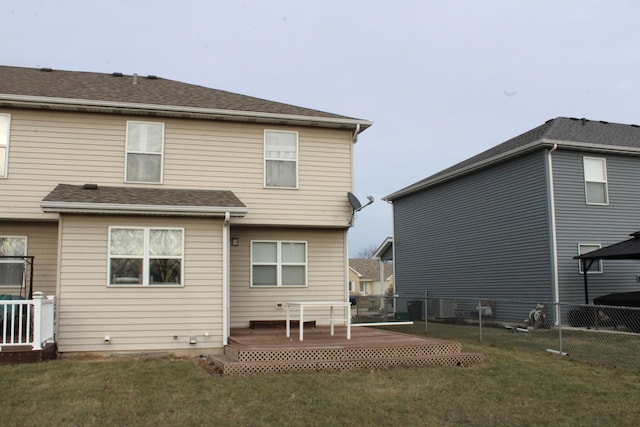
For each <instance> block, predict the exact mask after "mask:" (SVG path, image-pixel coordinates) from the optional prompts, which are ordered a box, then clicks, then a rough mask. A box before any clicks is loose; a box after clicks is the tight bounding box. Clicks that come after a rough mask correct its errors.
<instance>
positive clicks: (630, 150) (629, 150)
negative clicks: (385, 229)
mask: <svg viewBox="0 0 640 427" xmlns="http://www.w3.org/2000/svg"><path fill="white" fill-rule="evenodd" d="M545 146H551V147H561V148H567V149H571V150H580V151H596V152H601V153H612V154H629V155H636V156H637V155H640V148H635V147H621V146H611V145H604V144H592V143H584V142H573V141H561V140H552V139H546V138H543V139H540V140H537V141H534V142H531V143H529V144H526V145H523V146H522V147H518V148H515V149H513V150H510V151H506V152H504V153H501V154H498V155H496V156H494V157H490V158H488V159H485V160H482V161H480V162H477V163H473V164H470V165H468V166H465V167H462V168H459V169H456V170H454V171H451V172H449V173H446V174H443V175H440V176H437V177H435V178H433V179H429V180H426V181H419V182H417V183H415V184H412V185H410V186H408V187H405V188H403V189H401V190H399V191H396V192H395V193H392V194H389V195H388V196H385V197H383V198H382V200H385V201H392V200H393V199H397V198H399V197H402V196H406V195H408V194H411V193H413V192H415V191H419V190H422V189H424V188H427V187H431V186H433V185H436V184H440V183H442V182H445V181H448V180H450V179H453V178H456V177H459V176H462V175H466V174H468V173H471V172H474V171H476V170H479V169H483V168H486V167H488V166H491V165H493V164H495V163H499V162H502V161H504V160H507V159H509V158H512V157H516V156H520V155H522V154H524V153H526V152H528V151H532V150H534V149H537V148H542V147H545Z"/></svg>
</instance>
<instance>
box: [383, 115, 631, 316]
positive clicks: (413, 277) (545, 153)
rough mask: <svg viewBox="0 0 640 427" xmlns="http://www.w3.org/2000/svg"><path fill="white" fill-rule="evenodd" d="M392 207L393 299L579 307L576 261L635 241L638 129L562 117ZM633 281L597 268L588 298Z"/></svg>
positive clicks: (611, 267) (620, 268) (399, 197)
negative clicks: (459, 299)
mask: <svg viewBox="0 0 640 427" xmlns="http://www.w3.org/2000/svg"><path fill="white" fill-rule="evenodd" d="M386 199H387V200H388V201H391V202H392V203H393V218H394V221H393V224H394V262H395V273H396V289H397V292H398V293H400V294H422V293H423V292H424V291H425V290H427V291H429V293H430V295H433V296H457V297H474V298H475V297H480V298H512V299H519V300H529V301H552V302H557V301H560V302H575V303H584V294H585V291H584V285H583V276H582V275H581V271H580V269H581V264H580V262H579V261H578V260H576V259H574V257H575V256H577V255H579V254H583V253H586V252H588V251H592V250H594V249H597V248H600V247H605V246H607V245H610V244H613V243H616V242H619V241H621V240H624V239H626V238H627V236H628V235H629V234H630V233H632V232H635V231H638V230H640V220H639V219H638V208H640V127H638V126H637V125H624V124H615V123H607V122H600V121H591V120H585V119H570V118H564V117H559V118H556V119H553V120H550V121H548V122H546V123H544V124H542V125H541V126H539V127H536V128H535V129H532V130H530V131H528V132H526V133H524V134H522V135H519V136H517V137H515V138H513V139H510V140H508V141H506V142H504V143H502V144H500V145H497V146H495V147H493V148H491V149H489V150H487V151H485V152H483V153H480V154H478V155H476V156H474V157H471V158H470V159H467V160H465V161H463V162H461V163H458V164H456V165H454V166H452V167H450V168H448V169H445V170H443V171H441V172H439V173H436V174H435V175H432V176H430V177H428V178H426V179H424V180H421V181H419V182H417V183H414V184H412V185H410V186H408V187H406V188H403V189H401V190H399V191H396V192H394V193H393V194H390V195H389V196H387V197H386ZM638 272H639V270H638V265H637V262H633V261H624V260H606V261H601V262H599V264H598V265H597V266H595V267H592V268H591V270H590V271H589V294H590V297H591V298H594V297H598V296H599V295H602V294H607V293H610V292H616V291H629V290H634V289H635V290H637V289H638V287H639V286H640V285H639V284H638V282H637V280H636V277H637V275H638ZM498 311H499V310H498ZM499 314H502V315H505V316H508V315H510V313H505V312H502V313H499ZM512 315H514V316H518V315H519V314H517V313H515V314H514V313H512ZM515 318H517V317H515Z"/></svg>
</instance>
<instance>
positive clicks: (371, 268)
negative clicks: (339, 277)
mask: <svg viewBox="0 0 640 427" xmlns="http://www.w3.org/2000/svg"><path fill="white" fill-rule="evenodd" d="M349 267H351V268H353V269H354V270H355V271H357V272H358V273H360V274H361V275H362V277H361V278H360V280H373V281H379V280H380V261H379V260H377V259H373V258H350V259H349ZM392 274H393V265H392V264H390V263H385V264H384V280H387V279H388V278H389V276H391V275H392Z"/></svg>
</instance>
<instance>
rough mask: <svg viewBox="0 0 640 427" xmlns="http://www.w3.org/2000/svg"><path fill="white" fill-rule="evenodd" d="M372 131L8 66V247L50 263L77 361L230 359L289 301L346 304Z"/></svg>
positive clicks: (67, 346)
mask: <svg viewBox="0 0 640 427" xmlns="http://www.w3.org/2000/svg"><path fill="white" fill-rule="evenodd" d="M371 124H372V123H371V122H369V121H366V120H360V119H355V118H350V117H345V116H341V115H337V114H330V113H325V112H321V111H316V110H312V109H307V108H301V107H297V106H293V105H287V104H283V103H278V102H272V101H266V100H262V99H257V98H253V97H249V96H243V95H238V94H234V93H230V92H225V91H221V90H214V89H209V88H206V87H201V86H196V85H191V84H185V83H181V82H177V81H172V80H167V79H164V78H160V77H156V76H151V75H150V76H138V75H135V74H134V75H124V74H122V73H113V74H99V73H87V72H72V71H59V70H51V69H29V68H19V67H7V66H2V67H0V200H1V202H0V255H19V256H22V255H29V256H34V267H33V273H34V279H33V288H34V290H36V291H42V292H44V293H45V294H47V295H55V297H56V303H57V306H56V322H57V323H56V327H57V330H56V332H57V334H56V340H57V343H58V349H59V351H60V352H63V353H65V352H69V353H71V352H90V351H95V352H145V351H168V352H173V353H181V352H185V353H194V352H204V351H209V352H216V351H218V349H221V348H222V347H223V345H224V344H226V342H227V339H228V336H229V333H230V328H231V327H246V326H248V324H249V322H250V321H252V320H281V319H284V317H285V313H284V311H283V305H282V304H283V303H285V302H287V301H313V300H331V301H334V300H341V301H346V299H347V291H346V289H347V281H348V261H347V260H348V255H347V245H348V242H347V231H348V229H349V227H350V221H351V217H352V213H353V212H352V208H351V205H350V204H349V201H348V199H347V192H349V191H351V190H352V187H353V171H352V165H353V155H354V150H353V145H354V143H355V142H356V140H357V138H358V135H359V134H360V133H361V132H362V131H364V130H365V129H367V128H368V127H369V126H370V125H371ZM18 262H19V261H16V260H11V259H4V260H2V261H1V262H0V293H4V294H9V293H12V292H13V291H15V290H16V289H18V288H19V287H20V286H21V281H22V280H23V278H22V277H21V275H20V274H19V273H17V272H18V271H19V270H20V268H21V266H20V265H18V264H17V263H18ZM310 313H312V311H310ZM344 315H345V316H346V315H347V314H346V313H345V314H344Z"/></svg>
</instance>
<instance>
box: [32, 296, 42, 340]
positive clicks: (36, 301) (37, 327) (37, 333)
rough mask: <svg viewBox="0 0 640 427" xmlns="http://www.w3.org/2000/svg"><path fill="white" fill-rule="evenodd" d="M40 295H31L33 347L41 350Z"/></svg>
mask: <svg viewBox="0 0 640 427" xmlns="http://www.w3.org/2000/svg"><path fill="white" fill-rule="evenodd" d="M43 298H44V297H43V296H42V295H34V296H33V300H32V302H33V349H34V350H42V300H43Z"/></svg>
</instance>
